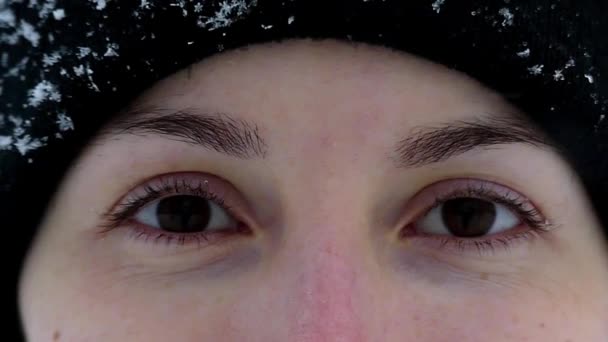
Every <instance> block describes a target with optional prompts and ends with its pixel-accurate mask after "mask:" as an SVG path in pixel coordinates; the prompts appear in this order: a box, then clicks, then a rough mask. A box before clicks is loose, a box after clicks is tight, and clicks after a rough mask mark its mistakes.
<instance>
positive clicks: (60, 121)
mask: <svg viewBox="0 0 608 342" xmlns="http://www.w3.org/2000/svg"><path fill="white" fill-rule="evenodd" d="M55 123H56V124H57V126H58V127H59V130H60V131H62V132H65V131H69V130H74V123H73V122H72V118H70V117H69V116H67V115H65V113H59V114H57V121H55Z"/></svg>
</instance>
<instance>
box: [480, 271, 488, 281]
mask: <svg viewBox="0 0 608 342" xmlns="http://www.w3.org/2000/svg"><path fill="white" fill-rule="evenodd" d="M479 278H481V280H488V278H489V276H488V274H487V273H485V272H484V273H482V274H480V275H479Z"/></svg>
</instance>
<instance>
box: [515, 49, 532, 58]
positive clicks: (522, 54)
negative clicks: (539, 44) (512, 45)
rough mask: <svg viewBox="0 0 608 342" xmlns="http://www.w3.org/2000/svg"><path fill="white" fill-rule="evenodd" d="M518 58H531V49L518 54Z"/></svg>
mask: <svg viewBox="0 0 608 342" xmlns="http://www.w3.org/2000/svg"><path fill="white" fill-rule="evenodd" d="M517 57H521V58H528V57H530V49H525V50H523V51H520V52H518V53H517Z"/></svg>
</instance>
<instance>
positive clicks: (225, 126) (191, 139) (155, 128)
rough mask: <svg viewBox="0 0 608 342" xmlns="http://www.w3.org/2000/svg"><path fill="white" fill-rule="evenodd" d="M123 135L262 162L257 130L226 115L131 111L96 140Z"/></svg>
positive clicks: (262, 147) (151, 109)
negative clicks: (156, 138) (158, 137)
mask: <svg viewBox="0 0 608 342" xmlns="http://www.w3.org/2000/svg"><path fill="white" fill-rule="evenodd" d="M123 134H134V135H140V136H148V135H161V136H165V137H167V138H169V139H173V140H176V141H181V142H185V143H188V144H193V145H199V146H202V147H205V148H207V149H211V150H214V151H216V152H219V153H223V154H226V155H229V156H232V157H236V158H239V159H251V158H264V157H265V156H266V153H267V145H266V143H265V142H264V140H263V139H262V137H261V136H260V132H259V128H258V126H257V125H255V124H251V123H249V122H247V121H245V120H241V119H237V118H234V117H231V116H230V115H228V114H225V113H204V112H201V111H200V110H194V109H180V110H169V109H163V108H158V107H140V108H131V109H128V110H125V111H123V112H121V113H120V114H119V115H118V117H117V119H115V121H113V122H112V123H110V125H109V126H108V127H106V128H105V129H103V130H102V132H101V133H100V134H99V138H98V139H99V140H103V139H108V138H110V137H115V136H119V135H123Z"/></svg>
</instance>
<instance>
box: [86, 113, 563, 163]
mask: <svg viewBox="0 0 608 342" xmlns="http://www.w3.org/2000/svg"><path fill="white" fill-rule="evenodd" d="M123 134H134V135H140V136H148V135H161V136H165V137H167V138H169V139H173V140H176V141H181V142H185V143H189V144H193V145H199V146H202V147H205V148H208V149H212V150H215V151H217V152H219V153H223V154H227V155H230V156H233V157H236V158H240V159H251V158H264V157H265V156H266V154H267V145H266V142H265V141H264V139H263V138H262V137H261V135H260V132H259V128H258V126H257V125H255V124H253V123H249V122H247V121H245V120H242V119H237V118H234V117H232V116H230V115H228V114H226V113H205V112H202V111H201V110H195V109H180V110H169V109H163V108H160V107H139V108H130V109H127V110H125V111H123V112H121V113H120V114H119V115H118V116H117V118H116V119H115V120H114V121H113V122H112V123H110V125H108V126H107V127H106V128H104V129H103V130H102V131H101V133H100V134H99V137H98V138H97V139H96V140H97V141H99V140H103V139H109V138H112V137H116V136H120V135H123ZM514 143H524V144H528V145H532V146H534V147H537V148H541V149H550V150H553V151H555V152H557V153H558V154H563V152H562V150H561V148H560V147H559V146H558V145H556V144H554V143H553V142H552V141H551V140H550V139H549V138H548V137H547V136H546V135H545V134H544V132H543V131H541V130H540V129H538V128H537V127H536V126H535V125H534V124H533V123H532V122H531V121H530V120H529V119H528V118H527V117H525V116H523V115H521V114H517V113H516V114H505V115H491V114H486V115H482V116H478V117H475V118H473V119H468V120H457V121H453V122H447V123H444V124H439V125H436V126H417V127H414V128H412V129H411V130H410V132H409V133H408V134H407V135H406V137H404V138H403V139H401V140H399V141H398V142H397V143H396V144H395V147H394V149H393V151H392V154H391V155H390V156H389V158H390V159H392V161H393V162H394V164H395V166H396V167H398V168H417V167H422V166H425V165H428V164H433V163H437V162H441V161H445V160H447V159H449V158H452V157H455V156H457V155H460V154H464V153H466V152H470V151H472V150H474V149H477V148H492V147H497V146H498V145H504V144H514Z"/></svg>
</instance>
